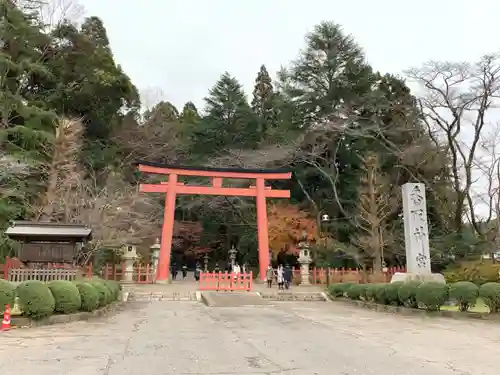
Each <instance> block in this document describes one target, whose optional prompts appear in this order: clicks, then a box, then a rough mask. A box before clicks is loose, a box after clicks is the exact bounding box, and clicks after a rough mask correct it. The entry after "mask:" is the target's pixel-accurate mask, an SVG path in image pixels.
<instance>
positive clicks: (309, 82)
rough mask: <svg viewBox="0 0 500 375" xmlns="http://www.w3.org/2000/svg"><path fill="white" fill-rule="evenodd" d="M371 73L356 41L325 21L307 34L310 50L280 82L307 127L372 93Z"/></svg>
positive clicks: (296, 61) (306, 49) (307, 43)
mask: <svg viewBox="0 0 500 375" xmlns="http://www.w3.org/2000/svg"><path fill="white" fill-rule="evenodd" d="M371 73H372V71H371V68H370V67H369V66H368V65H367V64H366V63H365V59H364V55H363V52H362V50H361V48H360V47H359V46H358V45H357V44H356V43H355V41H354V40H353V38H352V37H351V36H350V35H345V34H344V33H343V32H342V29H341V27H340V26H339V25H337V24H335V23H333V22H322V23H320V24H319V25H317V26H316V27H315V28H314V32H312V33H310V34H308V35H307V37H306V48H305V49H304V50H303V51H302V52H301V53H300V55H299V57H298V58H297V59H296V60H295V61H294V62H293V63H292V65H291V67H290V68H289V69H288V70H283V71H282V72H281V73H280V80H281V84H282V86H284V91H285V93H286V94H287V96H288V98H289V99H291V100H293V102H294V103H296V105H297V107H298V108H299V110H300V112H301V113H302V115H303V124H302V125H306V126H307V125H308V124H309V123H311V122H314V121H317V120H318V119H322V118H324V117H325V116H328V115H331V114H335V113H337V110H338V109H339V107H340V106H341V105H342V104H344V103H348V102H350V101H351V100H353V99H355V98H358V97H359V96H360V95H362V94H363V93H365V92H367V91H369V90H370V86H371V83H372V82H371V78H372V74H371Z"/></svg>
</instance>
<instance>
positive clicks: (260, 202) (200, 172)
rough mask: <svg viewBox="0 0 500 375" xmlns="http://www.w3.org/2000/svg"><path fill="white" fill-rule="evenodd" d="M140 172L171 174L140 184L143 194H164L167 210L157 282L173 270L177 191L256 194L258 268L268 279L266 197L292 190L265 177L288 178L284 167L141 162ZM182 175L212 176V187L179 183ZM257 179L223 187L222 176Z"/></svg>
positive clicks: (209, 193)
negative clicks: (273, 186)
mask: <svg viewBox="0 0 500 375" xmlns="http://www.w3.org/2000/svg"><path fill="white" fill-rule="evenodd" d="M136 164H137V165H138V168H139V171H140V172H145V173H154V174H161V175H166V176H168V181H167V182H162V183H160V184H140V186H139V189H140V191H141V192H144V193H165V194H166V199H165V213H164V216H163V228H162V231H161V245H160V259H159V261H158V271H157V275H156V281H157V282H160V283H161V282H167V281H168V274H169V271H170V254H171V250H172V235H173V230H174V213H175V199H176V197H177V194H199V195H225V196H241V197H256V205H257V229H258V240H259V270H260V278H261V280H265V278H266V269H267V267H268V265H269V238H268V226H267V207H266V198H290V191H289V190H272V189H271V187H270V186H266V184H265V182H266V180H288V179H290V178H292V173H291V172H289V171H284V170H266V169H238V168H195V167H181V166H172V165H167V164H159V163H151V162H146V161H139V162H137V163H136ZM179 176H197V177H211V178H212V185H211V186H189V185H184V183H182V182H179ZM231 178H232V179H249V180H255V185H254V186H250V187H248V188H231V187H223V179H231Z"/></svg>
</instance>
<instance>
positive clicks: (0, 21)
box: [0, 1, 55, 156]
mask: <svg viewBox="0 0 500 375" xmlns="http://www.w3.org/2000/svg"><path fill="white" fill-rule="evenodd" d="M35 21H36V20H33V19H32V17H31V16H30V15H27V14H25V13H23V12H22V11H21V10H20V9H18V8H17V7H16V5H15V4H14V3H12V2H6V1H2V2H0V26H1V28H0V41H1V42H0V77H2V78H1V79H0V142H2V143H0V150H1V149H2V148H5V147H11V146H14V149H17V150H18V151H21V150H29V151H33V152H34V153H36V154H38V153H39V151H40V149H41V148H42V147H40V146H41V144H44V143H45V145H46V144H47V141H49V140H50V138H51V136H52V135H53V132H54V131H55V127H54V125H53V120H54V117H55V116H54V114H53V113H52V112H50V111H48V110H46V105H45V104H43V103H40V102H36V101H33V100H32V98H31V96H30V95H29V90H30V89H31V90H36V89H37V87H36V86H35V85H33V82H30V78H31V77H33V76H34V75H38V76H43V77H49V76H50V72H49V70H48V67H47V65H45V64H44V63H43V59H42V52H41V51H43V49H44V48H45V47H46V46H47V45H48V43H49V41H50V39H49V38H48V37H47V36H46V35H45V34H43V32H42V31H41V28H40V26H39V25H38V24H37V23H36V22H35ZM3 141H8V142H5V143H3ZM38 156H40V155H38Z"/></svg>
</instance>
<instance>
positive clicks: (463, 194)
mask: <svg viewBox="0 0 500 375" xmlns="http://www.w3.org/2000/svg"><path fill="white" fill-rule="evenodd" d="M407 74H408V76H409V78H410V79H412V80H413V81H414V82H416V83H417V84H419V86H420V89H421V90H422V91H421V92H420V93H419V94H421V95H420V100H419V103H420V106H421V111H422V115H423V120H424V122H425V124H426V125H427V128H428V132H429V135H430V137H431V138H432V139H433V140H434V142H435V143H436V144H439V145H443V144H444V146H445V149H446V152H447V155H448V156H449V159H450V161H449V165H450V169H451V176H452V181H453V190H454V195H455V197H454V198H455V199H454V200H455V206H454V213H453V226H454V229H455V230H456V231H460V230H461V229H462V228H463V225H464V218H465V216H466V214H467V215H468V217H469V219H470V221H471V223H472V225H473V227H474V230H475V231H476V232H477V233H478V234H480V235H484V233H483V232H484V231H483V227H482V225H481V221H484V220H481V219H480V216H481V215H480V214H479V213H478V212H476V209H475V202H474V189H473V187H474V185H475V184H476V183H478V182H480V183H484V179H478V178H477V177H476V173H475V172H476V171H477V168H476V165H477V161H478V157H480V155H479V153H480V141H481V135H482V134H483V132H484V131H485V130H486V129H487V128H488V127H489V121H490V116H494V112H495V109H496V104H497V103H496V100H497V99H498V96H499V92H500V58H499V56H498V55H487V56H484V57H483V58H481V59H480V60H479V61H478V62H477V63H475V64H470V63H451V62H429V63H427V64H425V65H424V66H423V67H422V68H420V69H412V70H410V71H408V72H407ZM486 216H489V215H488V214H487V215H486ZM484 219H486V221H489V218H488V217H486V218H484Z"/></svg>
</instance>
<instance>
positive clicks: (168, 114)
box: [144, 101, 179, 123]
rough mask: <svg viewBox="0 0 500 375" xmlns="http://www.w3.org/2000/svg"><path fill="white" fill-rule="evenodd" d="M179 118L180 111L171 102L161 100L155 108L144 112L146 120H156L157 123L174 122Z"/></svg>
mask: <svg viewBox="0 0 500 375" xmlns="http://www.w3.org/2000/svg"><path fill="white" fill-rule="evenodd" d="M178 118H179V111H178V110H177V108H175V106H174V105H173V104H172V103H170V102H164V101H161V102H159V103H157V104H156V105H155V106H154V107H153V108H151V109H149V110H147V111H146V112H145V113H144V120H145V121H154V122H156V123H162V122H173V121H177V120H178Z"/></svg>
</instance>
